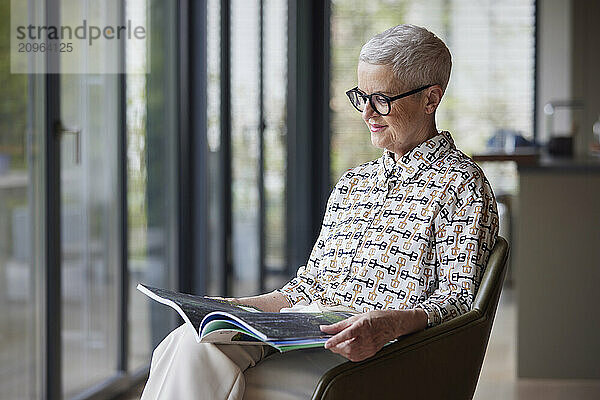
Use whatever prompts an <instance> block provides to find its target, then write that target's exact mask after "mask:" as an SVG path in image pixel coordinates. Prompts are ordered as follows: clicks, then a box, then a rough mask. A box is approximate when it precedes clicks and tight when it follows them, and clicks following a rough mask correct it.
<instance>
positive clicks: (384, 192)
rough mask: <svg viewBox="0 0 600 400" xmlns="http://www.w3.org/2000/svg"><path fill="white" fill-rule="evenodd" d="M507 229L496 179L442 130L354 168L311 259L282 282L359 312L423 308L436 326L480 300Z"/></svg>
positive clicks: (300, 296) (292, 291)
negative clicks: (397, 155) (502, 228)
mask: <svg viewBox="0 0 600 400" xmlns="http://www.w3.org/2000/svg"><path fill="white" fill-rule="evenodd" d="M497 234H498V212H497V209H496V200H495V197H494V193H493V192H492V188H491V187H490V184H489V182H488V180H487V179H486V177H485V176H484V174H483V172H482V171H481V169H480V168H479V166H478V165H477V164H475V162H473V161H472V160H471V159H470V158H469V157H467V156H466V155H465V154H464V153H462V152H461V151H460V150H457V149H456V147H455V145H454V140H453V139H452V136H451V135H450V133H448V132H441V133H439V134H438V135H436V136H435V137H433V138H431V139H429V140H427V141H425V142H423V143H421V144H420V145H418V146H417V147H415V148H414V149H412V150H411V151H410V152H408V153H406V154H405V155H404V156H402V157H401V159H400V160H399V161H398V162H397V163H396V162H395V161H394V156H393V153H390V152H389V151H387V150H385V151H384V152H383V155H382V156H381V157H380V158H378V159H376V160H373V161H369V162H367V163H364V164H362V165H359V166H358V167H356V168H352V169H350V170H348V171H347V172H346V173H345V174H344V175H343V176H342V178H341V179H340V180H339V182H338V183H337V184H336V185H335V188H334V190H333V191H332V193H331V195H330V197H329V200H328V202H327V209H326V212H325V217H324V219H323V224H322V226H321V232H320V234H319V238H318V239H317V242H316V243H315V245H314V247H313V249H312V252H311V254H310V257H309V260H308V262H307V263H306V265H304V266H301V267H300V268H299V269H298V272H297V275H296V277H294V278H293V279H292V280H291V281H290V282H288V283H287V284H286V285H284V286H283V288H281V289H280V292H281V293H282V294H283V295H284V296H285V297H286V298H287V299H288V301H289V302H290V304H292V305H293V304H297V303H299V302H301V301H302V302H304V303H311V302H313V301H320V302H321V303H323V304H326V305H336V304H341V305H345V306H348V307H351V308H353V309H355V310H357V311H359V312H367V311H370V310H378V309H379V310H381V309H411V308H422V309H423V310H424V311H425V312H426V313H427V316H428V326H430V327H431V326H433V325H437V324H439V323H440V322H443V321H446V320H449V319H452V318H454V317H456V316H458V315H461V314H463V313H465V312H466V311H468V310H470V309H471V305H472V303H473V300H474V298H475V294H476V292H477V289H478V287H479V283H480V280H481V276H482V273H483V268H484V267H485V265H486V262H487V259H488V257H489V254H490V251H491V249H492V247H493V246H494V244H495V242H496V237H497Z"/></svg>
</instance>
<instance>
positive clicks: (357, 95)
mask: <svg viewBox="0 0 600 400" xmlns="http://www.w3.org/2000/svg"><path fill="white" fill-rule="evenodd" d="M432 86H434V85H433V84H432V85H426V86H422V87H420V88H417V89H414V90H411V91H409V92H406V93H402V94H399V95H398V96H394V97H389V96H386V95H385V94H382V93H377V92H375V93H372V94H366V93H363V92H361V91H360V90H359V89H358V86H357V87H355V88H353V89H350V90H348V91H347V92H346V96H348V98H349V99H350V103H352V105H353V106H354V108H356V109H357V110H358V111H360V112H363V111H364V109H365V105H366V104H367V99H368V100H369V103H370V104H371V108H372V109H373V110H375V112H376V113H377V114H379V115H381V116H385V115H388V114H389V113H390V111H392V101H394V100H398V99H401V98H403V97H407V96H410V95H411V94H415V93H419V92H420V91H421V90H425V89H427V88H430V87H432Z"/></svg>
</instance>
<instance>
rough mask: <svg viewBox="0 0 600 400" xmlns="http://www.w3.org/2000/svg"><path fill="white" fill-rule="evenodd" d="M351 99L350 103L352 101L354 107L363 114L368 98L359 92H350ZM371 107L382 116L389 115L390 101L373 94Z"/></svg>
mask: <svg viewBox="0 0 600 400" xmlns="http://www.w3.org/2000/svg"><path fill="white" fill-rule="evenodd" d="M349 97H350V101H352V105H354V107H356V109H357V110H358V111H360V112H363V111H364V109H365V104H366V103H367V99H368V97H367V96H363V95H361V94H360V93H358V92H357V91H352V92H350V96H349ZM371 106H372V107H373V108H374V109H375V111H377V112H378V113H380V114H387V113H389V111H390V103H389V102H388V100H387V99H386V98H385V97H383V96H381V95H378V94H373V95H372V96H371Z"/></svg>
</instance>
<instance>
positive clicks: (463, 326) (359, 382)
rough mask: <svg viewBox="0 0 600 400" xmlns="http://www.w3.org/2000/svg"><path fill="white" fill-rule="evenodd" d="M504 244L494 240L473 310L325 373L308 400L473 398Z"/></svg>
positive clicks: (496, 293) (495, 302) (497, 288)
mask: <svg viewBox="0 0 600 400" xmlns="http://www.w3.org/2000/svg"><path fill="white" fill-rule="evenodd" d="M507 257H508V243H507V242H506V240H505V239H504V238H502V237H500V236H499V237H498V239H497V240H496V244H495V246H494V248H493V250H492V253H491V254H490V258H489V260H488V264H487V267H486V270H485V272H484V275H483V278H482V281H481V285H480V287H479V290H478V292H477V295H476V297H475V301H474V303H473V309H472V310H471V311H469V312H467V313H466V314H463V315H461V316H459V317H457V318H454V319H452V320H451V321H448V322H445V323H443V324H440V325H438V326H435V327H433V328H430V329H426V330H424V331H420V332H417V333H414V334H412V335H408V336H405V337H402V338H400V339H399V340H398V341H396V342H395V343H393V344H390V345H388V346H386V347H384V348H383V349H382V350H381V351H379V352H378V353H377V354H376V355H374V356H373V357H371V358H369V359H367V360H365V361H361V362H358V363H354V362H350V361H348V362H345V363H343V364H340V365H338V366H336V367H334V368H332V369H330V370H329V371H327V372H326V373H325V374H324V375H323V376H322V377H321V380H320V381H319V382H318V384H317V387H316V388H315V391H314V393H313V397H312V398H313V399H327V400H332V399H389V398H393V399H411V400H412V399H449V400H451V399H461V400H464V399H471V398H473V394H474V393H475V388H476V386H477V381H478V379H479V373H480V371H481V366H482V364H483V358H484V356H485V351H486V348H487V343H488V339H489V336H490V331H491V329H492V323H493V321H494V316H495V314H496V308H497V306H498V300H499V298H500V292H501V290H502V283H503V281H504V276H505V274H506V259H507Z"/></svg>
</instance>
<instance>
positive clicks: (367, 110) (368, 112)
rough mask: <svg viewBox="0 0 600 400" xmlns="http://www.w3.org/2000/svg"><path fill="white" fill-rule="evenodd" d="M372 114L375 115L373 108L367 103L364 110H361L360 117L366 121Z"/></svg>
mask: <svg viewBox="0 0 600 400" xmlns="http://www.w3.org/2000/svg"><path fill="white" fill-rule="evenodd" d="M374 114H376V112H375V110H373V107H371V102H370V101H367V102H366V103H365V108H364V109H363V112H362V117H363V119H364V120H365V121H368V120H369V119H370V118H371V117H372V116H373V115H374Z"/></svg>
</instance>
